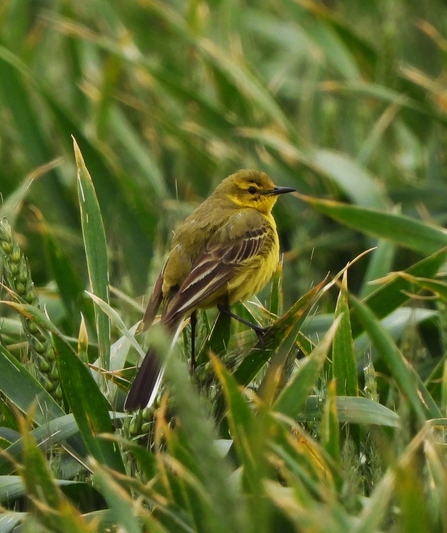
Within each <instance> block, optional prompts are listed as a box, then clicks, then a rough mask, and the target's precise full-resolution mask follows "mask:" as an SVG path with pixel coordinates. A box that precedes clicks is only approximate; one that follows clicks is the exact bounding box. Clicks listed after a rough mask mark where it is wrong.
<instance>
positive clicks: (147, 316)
mask: <svg viewBox="0 0 447 533" xmlns="http://www.w3.org/2000/svg"><path fill="white" fill-rule="evenodd" d="M164 271H165V268H164V267H163V269H162V271H161V272H160V274H159V276H158V278H157V281H156V282H155V285H154V288H153V289H152V294H151V297H150V298H149V302H148V304H147V307H146V312H145V313H144V317H143V322H142V331H145V330H146V329H148V328H149V327H150V326H151V325H152V322H153V321H154V318H155V316H156V314H157V311H158V308H159V307H160V304H161V301H162V299H163V290H162V289H163V275H164Z"/></svg>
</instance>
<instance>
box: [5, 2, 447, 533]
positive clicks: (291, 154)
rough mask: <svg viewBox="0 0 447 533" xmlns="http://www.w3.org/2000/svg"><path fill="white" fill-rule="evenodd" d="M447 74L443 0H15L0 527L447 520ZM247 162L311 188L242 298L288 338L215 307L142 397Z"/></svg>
mask: <svg viewBox="0 0 447 533" xmlns="http://www.w3.org/2000/svg"><path fill="white" fill-rule="evenodd" d="M446 81H447V4H446V2H445V1H442V0H424V1H423V2H422V1H416V0H387V1H383V0H368V1H363V0H343V1H340V0H339V1H337V0H327V1H323V0H321V1H313V0H270V1H268V0H252V1H250V2H248V1H247V2H244V1H242V0H241V1H238V0H234V1H233V0H222V1H219V0H208V1H201V0H191V1H187V2H184V1H176V0H134V1H129V0H89V1H84V2H82V1H79V0H53V1H50V0H0V194H1V198H0V200H1V201H0V219H2V218H3V217H6V218H7V219H8V221H9V224H10V225H11V226H12V229H13V235H14V236H15V238H16V239H17V241H18V244H19V245H20V248H21V249H22V251H23V253H24V254H25V256H26V257H27V258H28V260H29V266H30V271H29V270H28V267H27V261H26V259H25V256H23V255H22V253H21V252H20V249H19V246H18V245H17V243H15V242H14V239H13V237H12V234H11V233H10V230H9V229H8V228H9V227H8V225H7V224H6V223H4V222H1V223H0V254H1V259H2V263H3V264H2V269H3V270H2V274H3V280H4V281H5V285H2V288H1V290H0V292H1V300H8V299H9V300H13V301H12V302H11V301H10V302H9V304H8V305H5V304H2V307H1V308H0V317H1V320H0V326H1V329H0V336H1V338H0V400H1V401H0V418H1V420H0V449H1V450H3V449H5V450H6V451H7V454H8V457H9V458H12V462H11V460H9V459H7V458H6V454H3V453H0V501H1V503H2V505H4V507H5V508H7V509H8V510H9V511H10V512H9V514H8V516H6V517H5V516H3V515H1V514H0V533H3V532H5V533H6V532H7V533H10V532H11V531H12V529H13V528H14V525H15V524H16V523H17V524H18V523H19V522H20V521H21V520H23V528H22V529H19V531H23V532H24V533H36V532H38V533H41V532H42V533H47V532H48V531H53V530H55V531H73V532H77V533H78V532H82V533H89V532H90V531H91V532H93V531H97V524H98V523H101V526H102V528H103V529H100V530H101V531H110V530H113V531H117V530H118V527H120V528H121V529H119V530H120V531H128V532H129V533H134V532H139V531H141V530H142V527H143V530H145V531H146V530H150V531H154V532H159V533H163V532H166V531H185V532H191V531H199V532H200V533H226V532H228V531H244V532H245V531H247V532H253V533H255V532H256V533H270V531H281V532H283V531H284V532H287V533H288V532H289V531H290V532H295V531H299V532H300V533H302V532H305V533H315V532H321V533H326V532H327V531H331V533H332V532H334V533H346V532H349V533H367V532H370V533H379V532H382V531H390V532H393V533H394V532H399V533H400V532H402V533H407V532H413V531H417V532H422V533H431V532H432V531H436V532H438V531H439V532H440V533H441V532H444V531H446V530H447V529H446V528H447V515H446V513H445V503H444V502H445V498H446V494H447V478H446V476H445V475H444V474H445V472H446V471H447V457H446V455H445V426H446V422H445V418H442V417H445V414H446V412H447V365H446V360H447V355H446V354H447V322H446V314H445V310H446V305H447V285H446V284H445V281H444V280H445V274H444V275H442V271H443V270H444V271H445V254H446V252H445V250H444V251H439V250H440V249H441V248H445V246H446V244H447V232H446V231H445V230H444V226H445V224H446V222H447V220H446V214H447V210H446V204H447V182H446V165H445V153H446V150H445V145H446V141H447V135H446V133H447V113H446V112H447V89H446V87H447V84H446ZM72 137H74V138H75V139H76V142H77V143H78V145H79V148H80V151H81V153H82V156H83V158H84V160H85V165H86V168H87V169H88V171H89V172H90V175H91V178H92V180H93V184H94V188H95V190H96V193H97V196H98V200H99V205H100V208H101V213H102V217H103V220H104V226H105V237H106V240H107V246H106V245H105V243H104V241H102V237H103V232H102V225H101V219H100V216H99V213H98V211H97V204H96V202H95V197H94V194H93V191H92V189H91V188H89V185H90V181H89V177H88V174H87V172H86V171H85V167H83V166H82V164H81V163H80V158H79V163H80V164H79V166H78V168H77V167H76V165H75V157H74V151H73V139H72ZM247 167H253V168H256V169H260V170H263V171H266V172H267V173H268V174H269V175H270V176H271V177H272V178H273V180H274V181H275V182H276V183H277V184H278V185H283V186H292V187H295V188H296V189H297V191H298V194H296V195H287V197H283V198H281V199H280V201H279V202H278V204H277V206H276V207H275V218H276V219H277V222H278V229H279V232H280V239H281V247H282V251H283V252H284V268H283V277H282V278H281V276H280V275H278V276H277V277H276V278H275V283H273V284H272V287H273V288H272V289H270V288H269V287H268V288H266V290H265V291H264V292H263V293H262V294H261V295H260V300H261V302H262V303H264V302H267V303H266V308H267V310H262V308H261V307H260V306H258V305H257V303H256V302H255V303H253V302H249V303H248V304H247V305H246V306H245V307H242V306H241V305H239V306H237V307H236V310H237V312H238V313H240V314H241V313H242V314H243V316H247V318H249V319H250V320H255V321H258V320H259V321H260V323H262V324H265V325H268V326H271V327H270V328H269V330H268V333H267V334H266V336H265V337H264V340H265V342H266V349H260V348H259V345H256V344H255V343H256V339H254V338H253V337H250V332H248V331H246V330H245V328H239V329H237V327H235V326H234V325H233V326H232V327H233V331H232V333H231V338H230V330H229V328H227V330H226V335H227V336H226V337H225V336H224V335H221V331H223V329H224V328H223V327H222V325H221V329H219V327H217V326H215V325H214V326H213V323H212V321H211V320H209V318H208V315H205V316H203V315H202V317H201V321H200V322H199V326H200V327H199V330H200V331H199V334H198V338H201V339H202V341H203V342H202V343H201V353H200V357H199V362H200V365H199V367H200V368H199V372H197V373H196V374H195V375H194V376H193V377H192V378H191V379H190V377H189V376H188V375H187V370H186V366H185V365H184V366H183V367H181V366H180V367H178V368H176V367H175V364H176V363H173V364H172V369H170V370H169V366H168V370H167V376H166V380H165V386H166V388H165V390H168V391H169V390H170V391H171V394H166V395H164V396H163V398H162V399H161V400H160V401H159V403H157V404H156V406H157V410H156V411H155V414H154V411H153V410H152V411H145V412H143V413H142V412H137V413H133V414H132V415H127V414H124V413H120V411H121V408H122V405H123V400H124V397H125V393H126V391H127V389H128V385H129V382H130V380H131V379H132V378H133V375H134V372H135V365H136V364H137V363H138V361H139V355H140V352H142V349H141V347H140V346H139V345H138V344H137V343H136V341H135V339H134V338H133V336H134V334H135V329H133V328H132V325H133V324H135V323H136V322H137V321H138V320H139V319H140V318H141V315H142V306H141V305H140V304H141V303H142V300H143V298H144V297H146V295H147V294H148V292H149V290H150V286H151V285H152V283H153V282H154V278H155V276H156V275H157V274H158V271H159V269H160V267H161V265H162V263H163V259H164V256H165V253H166V251H167V248H168V246H169V240H170V236H171V233H172V231H173V229H174V228H175V226H176V224H177V223H178V222H179V221H181V220H182V219H183V218H184V217H185V216H186V215H187V214H188V213H190V212H191V211H192V210H193V209H194V207H195V206H197V205H198V203H200V202H201V201H202V200H203V199H204V198H205V197H207V196H208V195H209V194H210V193H211V192H212V191H213V189H214V188H215V186H216V185H217V184H218V183H219V182H220V181H221V180H222V179H223V178H224V177H226V176H227V175H228V174H231V173H233V172H235V171H236V170H238V169H240V168H247ZM77 171H79V180H77ZM83 187H84V189H82V188H83ZM81 189H82V191H81ZM78 193H79V195H78ZM84 194H85V196H88V201H80V199H81V200H83V195H84ZM80 204H81V205H82V206H83V211H82V215H83V218H82V222H83V224H82V225H81V213H80V207H79V206H80ZM88 217H91V219H92V220H91V221H90V222H91V226H90V232H89V234H87V233H88V232H87V231H86V230H85V228H86V226H88V224H87V219H88ZM81 226H82V227H81ZM83 228H84V235H83V233H82V231H83ZM95 247H96V248H97V249H96V248H95ZM370 248H375V249H374V251H372V252H370V253H369V254H366V255H365V256H363V257H362V258H361V259H360V260H359V261H357V262H356V263H355V264H353V265H352V266H350V268H349V276H348V280H347V282H348V287H349V295H348V291H347V290H346V284H344V285H342V286H341V290H340V285H339V286H337V285H335V284H334V285H331V281H332V278H328V280H327V281H325V282H322V280H323V279H324V278H325V277H326V275H327V273H328V272H330V273H331V275H332V276H333V275H336V274H337V273H339V272H340V270H341V269H343V268H344V267H345V266H346V264H347V263H348V262H350V261H353V260H354V259H355V258H356V257H357V256H358V255H359V254H361V253H363V252H364V251H365V250H367V249H370ZM86 256H87V257H88V258H89V267H90V270H91V271H92V270H94V269H92V265H93V266H95V267H96V270H95V271H94V272H88V268H87V261H86ZM107 259H108V264H109V268H107ZM403 269H407V270H406V272H399V274H398V275H396V276H393V275H390V273H392V272H394V271H400V270H403ZM408 269H409V270H408ZM108 271H109V272H108ZM17 272H19V274H17ZM30 272H31V274H32V278H33V280H34V282H35V285H36V287H37V289H36V290H35V289H34V288H33V284H32V281H31V277H30ZM439 272H441V274H439ZM108 275H110V284H111V286H112V290H111V298H110V301H109V303H110V304H111V307H108V306H107V305H106V304H103V306H102V307H101V309H102V310H104V309H105V311H106V313H108V315H107V316H106V314H104V313H103V312H102V311H101V310H100V309H99V307H97V308H96V311H97V312H96V316H95V315H94V308H93V303H92V300H91V298H90V297H88V296H87V295H86V294H85V292H84V291H85V289H88V290H92V292H94V293H95V294H96V296H100V297H101V298H102V299H103V300H105V301H108V296H109V294H108V290H109V285H108V277H107V276H108ZM384 278H385V280H384ZM281 279H282V289H281V283H280V280H281ZM377 279H382V285H380V286H379V288H377V285H372V284H370V281H372V280H377ZM345 282H346V280H344V281H343V283H345ZM95 284H96V286H95ZM318 284H320V285H318ZM8 285H9V287H10V289H12V293H11V292H8V291H9V289H8V287H7V286H8ZM91 287H93V289H91ZM311 288H312V290H311ZM19 289H20V290H19ZM329 289H331V290H329ZM373 291H376V292H373ZM422 292H423V296H422V297H419V293H422ZM14 293H16V294H14ZM337 293H338V294H337ZM17 295H18V296H17ZM269 295H270V298H269V297H268V296H269ZM427 296H428V297H427ZM355 297H358V298H357V299H356V298H355ZM21 298H24V299H25V300H26V302H27V303H28V304H32V305H28V306H23V305H20V304H17V303H16V302H17V301H19V302H22V303H23V299H21ZM282 298H283V299H284V306H282V305H281V300H282ZM38 302H40V306H41V307H40V310H38V309H37V304H38ZM96 302H97V300H96ZM317 302H318V305H317ZM336 302H337V303H336ZM13 306H15V308H14V309H12V308H11V307H13ZM290 306H292V308H291V311H290V312H289V313H288V314H284V312H285V311H286V310H287V309H288V308H289V307H290ZM42 309H45V311H46V312H47V313H48V316H49V317H50V319H51V321H52V322H51V323H50V322H49V321H48V318H47V317H46V316H45V314H44V313H43V312H42ZM17 310H18V311H19V312H21V313H22V315H24V318H23V320H22V323H21V322H20V320H19V315H18V313H17V312H16V311H17ZM115 311H116V312H115ZM81 315H82V316H83V318H84V319H85V323H84V322H82V323H81ZM210 316H211V315H210ZM278 316H279V317H280V318H279V319H278ZM109 317H111V319H110V320H109ZM334 320H336V324H335V325H333V324H334ZM217 322H219V321H217ZM272 322H273V325H272ZM331 325H332V327H331ZM337 325H338V329H337V330H336V327H337ZM56 328H57V329H56ZM127 328H130V329H129V330H128V329H127ZM188 331H189V330H188V329H187V328H186V330H185V332H184V334H183V348H184V350H183V351H184V354H183V355H186V357H187V356H189V353H190V351H189V340H190V339H189V336H188V335H189V333H188ZM50 332H51V333H52V334H50ZM150 334H151V332H150V333H149V335H150ZM321 339H323V340H321ZM131 341H135V342H134V345H133V347H132V348H131ZM227 341H228V342H227ZM320 341H321V342H320ZM138 343H140V344H141V345H145V340H144V339H140V338H138ZM198 345H199V344H198ZM228 347H229V348H228ZM298 348H299V350H300V352H299V355H300V356H302V355H303V354H304V355H305V356H306V359H305V361H306V363H305V364H302V361H297V352H298ZM161 351H163V353H164V351H167V350H165V349H164V348H163V350H161ZM209 351H214V352H216V353H219V355H220V356H221V359H220V361H221V362H219V361H218V360H215V361H214V362H212V363H210V362H209V358H208V355H209ZM178 352H180V350H178ZM181 359H182V356H181V354H180V353H179V356H178V357H177V356H175V357H173V358H172V360H173V361H176V362H178V361H180V360H181ZM20 361H21V363H22V364H21V363H20ZM88 362H89V363H90V364H91V365H90V367H88V365H87V364H86V363H88ZM267 363H268V364H267ZM179 364H180V363H179ZM211 366H213V368H211ZM179 368H180V370H179ZM278 369H280V370H281V371H279V370H278ZM35 377H37V378H38V380H36V379H34V378H35ZM39 380H40V381H39ZM191 380H192V381H193V383H194V386H192V385H191ZM169 387H171V389H169ZM172 391H174V393H173V392H172ZM197 391H200V392H199V394H196V392H197ZM50 394H52V395H53V396H50ZM199 397H200V399H199ZM36 398H39V403H37V402H36ZM54 398H55V399H54ZM167 398H169V401H168V400H167ZM171 409H173V411H172V412H175V415H176V417H177V421H176V423H175V424H174V423H173V415H172V412H171ZM19 411H20V413H22V415H24V414H27V415H28V416H29V420H28V422H27V423H24V422H23V421H21V417H20V416H17V413H18V412H19ZM211 413H212V414H211ZM117 418H118V419H121V420H123V424H122V426H119V424H118V423H117V420H116V419H117ZM177 422H178V423H177ZM117 426H119V429H116V427H117ZM29 428H33V430H32V438H30V435H29V431H28V429H29ZM103 433H107V434H108V438H107V439H102V438H101V437H98V435H101V434H103ZM112 433H114V435H111V434H112ZM50 435H51V439H49V436H50ZM52 439H53V440H52ZM113 439H115V440H114V442H112V441H111V440H113ZM217 439H218V440H217ZM35 441H36V442H37V443H38V445H39V446H40V450H41V451H42V453H41V451H39V450H38V449H37V447H36V445H35ZM440 443H441V444H440ZM140 444H141V445H140ZM66 450H68V453H67V451H66ZM218 450H219V451H218ZM228 450H230V451H229V453H228V454H227V456H226V457H225V458H224V457H223V456H224V455H225V454H226V453H227V452H228ZM22 452H23V453H22ZM92 457H93V458H94V461H92V459H91V458H92ZM18 462H20V463H21V465H23V468H20V467H18ZM230 472H231V474H230ZM18 474H20V475H21V477H20V476H19V475H18ZM125 474H127V475H125ZM92 494H94V495H95V498H93V497H92ZM68 501H70V502H71V503H70V504H69V505H67V502H68ZM30 502H31V503H33V505H34V506H33V505H31V503H30ZM48 509H49V510H50V511H51V512H48ZM229 509H230V511H229ZM24 510H25V511H29V513H30V514H25V513H24V514H20V513H21V512H22V511H24ZM81 513H82V514H83V517H81ZM87 515H88V516H87ZM137 517H139V518H137ZM8 521H9V522H8ZM55 524H56V525H57V527H56V526H55ZM142 524H144V525H143V526H142ZM238 524H239V525H238ZM244 524H245V525H244ZM180 526H181V528H180ZM18 527H19V528H20V527H22V526H18ZM144 528H146V529H144ZM179 528H180V529H179Z"/></svg>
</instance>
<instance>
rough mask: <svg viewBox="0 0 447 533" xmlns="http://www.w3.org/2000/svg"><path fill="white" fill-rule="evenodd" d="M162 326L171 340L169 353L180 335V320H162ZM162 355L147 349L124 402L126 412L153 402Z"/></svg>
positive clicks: (158, 382) (158, 385)
mask: <svg viewBox="0 0 447 533" xmlns="http://www.w3.org/2000/svg"><path fill="white" fill-rule="evenodd" d="M162 325H163V327H164V331H165V333H166V334H167V336H168V338H170V339H171V348H170V350H169V352H171V350H172V348H173V346H174V344H175V343H176V341H177V338H178V335H179V333H180V330H181V325H182V320H181V318H180V319H178V318H176V320H171V321H165V320H163V318H162ZM162 355H163V354H160V353H159V352H158V351H157V348H155V347H154V346H150V347H149V349H148V351H147V352H146V356H145V358H144V359H143V362H142V363H141V366H140V368H139V369H138V371H137V374H136V376H135V379H134V380H133V383H132V385H131V386H130V389H129V392H128V394H127V398H126V401H125V402H124V409H125V410H126V411H133V410H134V409H144V408H146V407H150V406H151V405H152V403H153V402H154V400H155V398H156V396H157V393H158V389H159V388H160V383H161V379H162V377H163V374H164V370H165V359H166V358H165V357H163V356H162Z"/></svg>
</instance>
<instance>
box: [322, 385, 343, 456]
mask: <svg viewBox="0 0 447 533" xmlns="http://www.w3.org/2000/svg"><path fill="white" fill-rule="evenodd" d="M327 391H328V392H327V398H326V403H325V405H324V411H323V416H322V419H321V424H320V433H321V441H322V445H323V447H324V449H325V450H326V451H327V453H328V454H329V455H330V457H332V459H334V461H336V462H337V463H338V462H339V461H340V430H339V427H338V416H337V403H336V399H337V397H336V382H335V380H332V381H331V382H330V383H329V386H328V389H327Z"/></svg>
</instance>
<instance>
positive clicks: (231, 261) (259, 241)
mask: <svg viewBox="0 0 447 533" xmlns="http://www.w3.org/2000/svg"><path fill="white" fill-rule="evenodd" d="M295 190H296V189H293V188H291V187H278V186H276V185H275V184H274V183H273V181H272V179H271V178H270V177H269V176H268V175H267V174H266V173H264V172H261V171H258V170H253V169H242V170H239V171H237V172H236V173H234V174H232V175H230V176H228V177H227V178H225V179H224V180H223V181H222V182H221V183H220V184H219V185H218V186H217V188H216V189H215V191H214V192H213V193H212V194H211V196H209V197H208V198H207V199H206V200H205V201H204V202H203V203H202V204H200V205H199V206H198V207H197V208H196V209H195V210H194V211H193V212H192V213H191V215H189V216H188V217H187V218H186V219H185V220H184V221H183V222H182V223H181V224H180V226H179V227H178V228H177V230H176V231H175V233H174V235H173V238H172V242H171V247H170V252H169V254H168V257H167V260H166V262H165V264H164V266H163V268H162V269H161V272H160V274H159V276H158V278H157V280H156V282H155V284H154V287H153V291H152V295H151V297H150V299H149V302H148V305H147V308H146V312H145V314H144V317H143V320H142V329H143V330H144V329H147V328H149V327H150V326H151V324H152V323H153V321H154V319H155V317H156V314H157V312H158V310H159V308H160V306H162V312H161V319H160V322H161V324H162V325H163V326H164V328H165V330H166V331H167V332H168V333H169V334H170V335H171V336H173V335H174V333H175V331H176V329H177V328H178V326H179V325H180V324H181V323H182V322H183V320H185V319H186V318H188V317H191V325H192V326H194V325H195V320H196V311H197V310H198V309H207V308H213V307H217V309H218V310H219V311H220V312H221V313H225V314H227V315H229V316H231V317H233V318H235V319H237V320H240V321H241V322H243V323H244V324H246V325H248V326H250V327H252V328H253V329H254V330H255V331H256V332H257V334H258V336H261V335H262V332H263V330H262V328H260V327H258V326H255V325H254V324H251V323H249V322H247V321H245V320H244V319H242V318H240V317H238V316H237V315H235V314H233V313H232V312H231V310H230V306H231V305H232V304H234V303H236V302H239V301H244V300H247V299H248V298H250V297H252V296H253V295H255V294H257V293H258V292H259V291H261V290H262V289H263V287H264V286H265V285H266V284H267V283H268V281H269V280H270V279H271V277H272V275H273V273H274V272H275V270H276V268H277V265H278V261H279V238H278V233H277V229H276V223H275V219H274V218H273V215H272V208H273V206H274V205H275V203H276V201H277V199H278V196H279V195H282V194H286V193H291V192H294V191H295ZM193 337H194V333H193V332H192V338H193ZM192 351H193V350H192ZM193 356H194V351H193V353H192V357H193ZM194 365H195V362H194V361H192V362H191V366H192V367H194ZM162 374H163V364H162V361H161V359H160V356H159V354H157V353H156V351H155V350H154V349H153V348H151V347H150V348H149V350H148V352H147V354H146V356H145V358H144V359H143V362H142V364H141V366H140V368H139V369H138V371H137V373H136V376H135V378H134V380H133V383H132V384H131V386H130V389H129V392H128V394H127V397H126V400H125V403H124V409H125V410H126V411H133V410H136V409H139V408H145V407H149V406H150V405H151V404H152V403H153V401H154V399H155V397H156V393H157V391H158V387H159V384H160V381H161V376H162Z"/></svg>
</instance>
